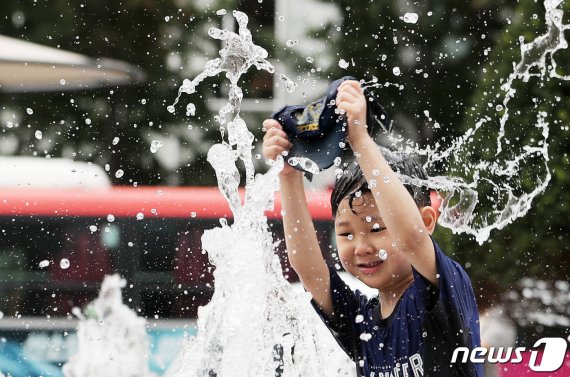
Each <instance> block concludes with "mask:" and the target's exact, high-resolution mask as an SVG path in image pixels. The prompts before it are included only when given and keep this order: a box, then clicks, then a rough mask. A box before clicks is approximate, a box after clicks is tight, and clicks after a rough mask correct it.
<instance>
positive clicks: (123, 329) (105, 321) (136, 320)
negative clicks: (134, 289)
mask: <svg viewBox="0 0 570 377" xmlns="http://www.w3.org/2000/svg"><path fill="white" fill-rule="evenodd" d="M125 286H126V281H125V280H124V279H122V278H121V277H120V276H119V275H118V274H115V275H108V276H106V277H105V279H104V280H103V283H102V285H101V290H100V292H99V297H98V298H97V299H95V301H93V303H91V304H90V305H89V306H88V307H87V309H86V310H85V313H82V312H81V310H79V308H74V310H73V313H74V314H75V315H76V316H77V317H79V319H80V322H79V326H78V329H77V339H78V348H77V353H76V354H75V355H73V356H72V357H71V358H70V359H69V361H68V362H67V363H66V364H65V365H64V366H63V375H64V376H65V377H95V376H101V373H102V371H103V370H104V374H105V376H108V377H147V376H148V377H150V376H152V374H151V372H150V370H149V368H148V354H149V350H150V341H149V339H148V335H147V333H146V321H145V319H144V318H140V317H137V315H136V313H135V312H133V311H132V310H131V309H129V307H128V306H126V305H125V304H123V302H122V296H121V289H122V288H124V287H125Z"/></svg>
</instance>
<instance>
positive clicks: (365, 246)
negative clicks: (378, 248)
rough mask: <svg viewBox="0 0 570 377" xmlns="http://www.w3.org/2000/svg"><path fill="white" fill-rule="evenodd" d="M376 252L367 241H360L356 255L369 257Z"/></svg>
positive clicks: (355, 250) (355, 251)
mask: <svg viewBox="0 0 570 377" xmlns="http://www.w3.org/2000/svg"><path fill="white" fill-rule="evenodd" d="M374 252H375V249H374V247H373V246H372V244H370V242H367V241H366V240H360V241H359V242H358V244H357V245H356V248H355V249H354V254H356V255H368V254H373V253H374Z"/></svg>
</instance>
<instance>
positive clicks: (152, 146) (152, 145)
mask: <svg viewBox="0 0 570 377" xmlns="http://www.w3.org/2000/svg"><path fill="white" fill-rule="evenodd" d="M163 145H164V142H163V141H161V140H153V141H152V142H151V143H150V152H151V153H156V151H158V148H160V147H162V146H163Z"/></svg>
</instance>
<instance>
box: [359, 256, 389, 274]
mask: <svg viewBox="0 0 570 377" xmlns="http://www.w3.org/2000/svg"><path fill="white" fill-rule="evenodd" d="M382 263H383V262H382V261H380V260H378V261H373V262H368V263H358V264H357V265H356V266H357V267H358V268H359V269H360V271H362V272H364V273H365V274H367V275H370V274H373V273H374V272H376V271H378V270H379V269H380V265H381V264H382Z"/></svg>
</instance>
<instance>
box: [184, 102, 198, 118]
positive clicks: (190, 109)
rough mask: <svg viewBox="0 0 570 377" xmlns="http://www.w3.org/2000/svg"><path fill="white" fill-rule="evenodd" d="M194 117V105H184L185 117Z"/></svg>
mask: <svg viewBox="0 0 570 377" xmlns="http://www.w3.org/2000/svg"><path fill="white" fill-rule="evenodd" d="M194 115H196V105H194V104H193V103H189V104H188V105H186V116H194Z"/></svg>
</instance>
